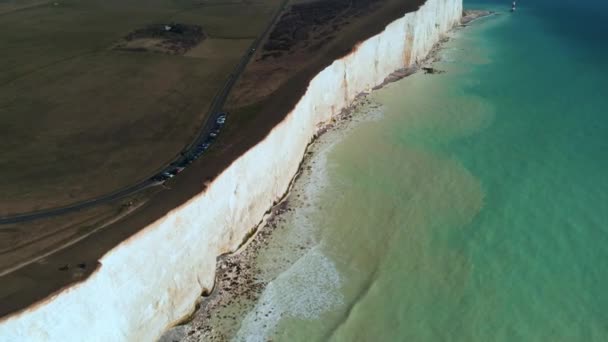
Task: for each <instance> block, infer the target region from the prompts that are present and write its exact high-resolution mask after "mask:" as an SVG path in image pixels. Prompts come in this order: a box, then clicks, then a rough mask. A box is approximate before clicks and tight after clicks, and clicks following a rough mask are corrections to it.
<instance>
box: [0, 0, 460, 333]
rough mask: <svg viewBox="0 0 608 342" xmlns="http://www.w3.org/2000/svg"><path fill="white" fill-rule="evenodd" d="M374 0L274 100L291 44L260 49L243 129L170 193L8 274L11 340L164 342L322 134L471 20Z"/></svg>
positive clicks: (319, 47)
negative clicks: (259, 87) (269, 78)
mask: <svg viewBox="0 0 608 342" xmlns="http://www.w3.org/2000/svg"><path fill="white" fill-rule="evenodd" d="M365 6H368V5H365ZM370 6H374V7H373V10H370V12H369V14H368V15H364V16H360V15H359V16H357V15H355V14H352V16H349V18H351V19H349V20H344V23H343V26H342V27H340V24H336V23H332V26H331V27H332V28H333V25H337V26H336V28H335V29H334V30H336V31H337V33H336V36H334V37H332V39H329V40H327V41H325V42H323V39H321V40H319V39H320V38H319V37H320V36H315V35H312V34H309V36H308V37H309V38H310V39H311V41H310V42H308V43H309V45H307V47H310V46H314V47H315V49H312V50H306V49H304V50H302V49H299V50H298V51H307V52H305V53H302V54H300V56H297V54H295V53H294V54H289V53H287V56H294V55H296V57H286V58H287V60H285V61H286V62H287V61H289V58H299V59H300V61H301V60H306V61H307V62H306V63H304V62H302V63H295V64H294V65H297V67H294V68H291V69H290V70H287V71H284V72H283V73H280V72H279V74H282V75H284V76H282V77H278V79H277V80H274V81H273V82H270V83H271V85H269V86H267V87H266V90H267V91H268V93H267V94H266V95H263V94H262V95H259V94H258V93H252V92H251V91H250V89H251V87H253V85H255V84H258V83H257V82H258V81H254V80H259V78H260V75H263V73H264V72H267V71H268V70H274V69H273V68H277V66H279V65H281V64H282V63H283V62H281V61H280V60H279V59H280V58H282V56H283V54H281V55H280V56H279V55H276V50H277V49H279V50H280V48H279V47H280V46H281V44H274V45H273V44H271V45H269V46H267V49H265V50H264V51H257V52H256V53H257V54H258V58H257V59H256V60H255V61H254V62H253V63H252V64H251V65H250V66H249V67H248V68H247V70H246V71H245V73H244V74H243V75H242V76H241V77H242V78H241V82H242V84H239V85H237V89H236V90H235V92H234V94H233V95H232V98H231V100H230V101H229V106H232V107H230V108H229V109H230V112H231V114H230V115H231V118H233V117H234V118H236V119H233V120H234V124H233V125H228V126H227V128H226V132H224V133H223V134H224V135H223V137H222V140H220V141H218V143H217V144H216V145H215V146H214V148H213V149H211V150H210V152H209V154H208V155H207V156H206V157H205V158H204V159H202V160H201V162H200V163H194V164H192V166H191V167H189V168H187V169H186V170H185V171H184V172H183V173H182V174H181V175H180V176H179V177H176V179H175V180H172V181H171V182H169V183H168V184H167V186H168V187H169V188H170V190H168V191H162V192H163V193H162V194H160V195H156V196H151V197H150V198H149V199H147V200H146V201H145V202H143V203H142V204H141V206H139V207H138V208H136V209H135V210H134V212H133V213H130V214H129V215H125V217H124V218H122V219H120V220H118V221H117V222H112V223H109V224H108V225H107V226H106V227H104V229H102V230H99V231H96V232H94V233H93V234H91V235H89V236H87V237H86V238H84V239H83V240H81V241H79V242H78V243H76V244H73V245H71V246H69V247H67V248H65V249H62V250H60V251H58V252H57V253H54V254H52V255H50V256H48V257H46V258H45V259H44V260H41V261H40V262H36V263H32V264H29V265H27V266H25V267H23V268H21V269H19V270H18V271H17V272H12V273H9V274H7V275H5V276H3V277H2V278H4V279H3V283H4V284H7V286H6V287H5V290H4V293H3V296H2V301H3V306H2V308H3V311H2V312H1V314H3V315H4V317H3V319H2V322H0V336H3V337H6V338H8V339H19V338H23V336H26V337H27V338H31V339H40V338H42V339H47V340H54V339H60V338H61V337H65V333H66V332H68V333H69V334H73V339H74V340H79V339H89V340H90V337H91V336H95V337H97V338H98V339H99V340H152V339H156V338H158V337H159V336H160V334H161V333H162V332H163V331H164V330H165V329H166V328H168V327H170V326H171V325H173V324H175V323H177V322H179V321H180V320H182V319H183V318H184V317H186V316H188V315H189V314H190V313H191V312H192V310H193V309H194V304H195V303H196V301H197V299H198V298H199V297H200V294H201V293H209V292H210V291H211V290H212V288H213V286H214V281H215V267H216V258H217V256H219V255H223V254H226V253H230V252H233V251H235V250H236V249H238V247H239V246H241V245H242V244H243V242H244V241H246V240H247V238H248V237H250V236H251V234H252V233H253V232H254V231H255V228H256V227H257V225H258V224H259V222H260V221H261V220H262V218H263V217H264V215H265V214H267V213H268V211H269V210H270V208H272V206H273V205H274V204H276V203H277V202H278V201H279V200H280V199H281V198H282V196H283V195H284V194H285V192H286V191H287V189H288V187H289V184H290V183H291V182H292V179H293V177H294V176H295V175H296V173H297V171H298V168H299V165H300V163H301V161H302V158H303V156H304V153H305V151H306V147H307V145H308V144H309V143H310V141H311V140H312V139H313V138H314V137H315V136H316V135H317V134H318V132H319V130H320V129H322V127H323V126H324V125H325V124H326V123H327V122H330V121H331V120H332V118H334V117H336V116H337V115H339V114H340V113H342V110H343V109H344V108H347V107H348V106H349V105H350V104H351V103H352V101H353V100H354V99H355V98H356V96H357V95H358V94H360V93H361V92H363V91H366V90H369V89H371V88H373V87H374V86H377V85H379V84H381V83H382V82H384V80H385V79H386V77H387V76H389V75H390V74H391V73H393V72H394V71H395V70H398V69H403V68H408V67H412V66H414V65H416V64H417V63H419V62H421V61H422V60H423V59H424V58H425V56H426V55H427V54H428V52H429V51H431V49H432V47H433V46H434V45H435V44H436V43H437V42H438V41H440V39H441V37H442V34H444V33H446V32H447V31H448V30H450V29H451V28H452V27H453V26H455V25H458V24H459V23H460V17H461V15H462V3H461V1H458V0H428V1H426V2H425V1H409V2H408V1H391V0H386V1H383V2H380V4H372V5H370ZM363 8H366V9H367V8H368V7H363ZM290 11H293V7H291V8H290ZM288 13H292V14H287V16H289V15H293V12H288ZM355 18H356V20H355ZM283 19H285V17H282V19H281V20H283ZM330 20H334V18H330ZM280 22H281V21H279V23H280ZM346 22H347V23H346ZM279 27H280V25H279ZM271 36H272V33H271ZM321 36H322V35H321ZM274 37H275V38H277V39H278V37H280V35H279V34H277V35H275V36H274ZM302 37H304V36H302ZM303 39H304V38H303ZM279 41H280V40H279ZM320 42H323V43H320ZM319 43H320V44H319ZM302 44H305V43H302ZM296 45H297V44H296ZM286 48H288V49H291V48H293V46H292V45H289V44H287V46H286ZM287 51H288V50H287ZM273 54H274V55H273ZM266 55H268V56H267V57H264V56H266ZM294 61H295V60H294ZM272 74H273V75H275V73H274V72H273V73H272ZM254 114H255V115H254ZM242 132H247V134H242ZM203 161H204V163H202V162H203ZM64 265H70V267H68V269H67V270H62V269H61V268H62V267H63V266H64ZM4 304H5V305H4ZM58 312H61V313H62V314H61V315H57V313H58ZM75 325H83V326H84V325H86V326H87V329H74V326H75Z"/></svg>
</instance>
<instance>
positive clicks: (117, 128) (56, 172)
mask: <svg viewBox="0 0 608 342" xmlns="http://www.w3.org/2000/svg"><path fill="white" fill-rule="evenodd" d="M279 2H280V1H278V0H258V1H205V2H201V1H200V0H199V1H193V0H103V1H102V0H69V1H62V0H58V1H51V2H44V1H34V0H21V1H20V0H0V51H2V53H1V54H0V70H2V72H0V143H1V145H2V148H1V149H0V215H7V214H11V213H21V212H27V211H32V210H39V209H43V208H49V207H56V206H62V205H66V204H69V203H73V202H77V201H79V200H83V199H88V198H92V197H96V196H99V195H101V194H105V193H108V192H111V191H113V190H117V189H119V188H122V187H124V186H126V185H128V184H131V183H134V182H136V181H138V180H141V179H142V178H147V177H148V176H150V175H151V174H152V173H154V172H155V170H158V169H159V168H160V167H162V166H163V165H164V164H165V163H166V162H168V161H170V160H171V159H172V158H173V157H174V156H176V155H177V154H178V153H179V152H180V151H181V150H182V148H183V147H184V146H185V145H186V144H187V143H188V142H189V141H190V140H191V139H192V138H193V137H194V135H195V134H196V131H197V129H198V128H199V126H200V124H201V123H202V121H203V120H204V115H205V113H206V111H207V108H208V106H209V103H210V100H211V99H212V98H213V96H214V94H215V93H216V92H217V91H218V90H219V88H220V87H221V86H222V85H223V83H224V81H225V80H226V78H227V77H228V74H229V73H230V72H231V71H232V69H233V67H234V66H235V64H236V63H237V62H238V60H239V59H240V57H241V56H242V55H243V54H244V53H245V50H246V48H247V47H248V45H249V44H250V43H251V42H252V41H253V39H254V38H255V37H256V35H257V34H258V33H260V32H261V31H262V30H263V29H264V27H265V26H266V25H267V23H268V20H270V18H271V17H272V15H273V11H274V10H275V9H276V5H277V4H278V3H279ZM167 22H178V23H185V24H193V25H200V26H202V27H203V29H204V30H205V33H206V34H207V35H208V38H207V40H204V41H203V42H202V43H201V45H199V46H197V47H195V48H193V49H192V50H191V51H190V53H186V54H185V55H184V56H170V55H164V54H160V53H152V52H125V51H116V50H113V49H112V47H113V46H114V45H115V44H116V42H118V41H119V40H120V39H121V38H122V37H124V36H125V35H127V34H128V33H129V32H131V31H133V30H135V29H138V28H141V27H143V26H145V25H149V24H154V23H167ZM206 43H207V44H208V45H205V44H206Z"/></svg>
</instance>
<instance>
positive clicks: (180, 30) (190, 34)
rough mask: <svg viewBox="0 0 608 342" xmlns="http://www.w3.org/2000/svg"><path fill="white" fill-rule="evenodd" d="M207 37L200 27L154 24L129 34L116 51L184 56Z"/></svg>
mask: <svg viewBox="0 0 608 342" xmlns="http://www.w3.org/2000/svg"><path fill="white" fill-rule="evenodd" d="M206 37H207V36H206V34H205V32H204V31H203V28H202V27H201V26H198V25H185V24H176V23H169V24H153V25H149V26H147V27H144V28H141V29H137V30H135V31H133V32H131V33H129V34H128V35H127V36H126V37H125V38H124V40H123V41H122V42H121V43H119V44H118V45H117V46H116V48H115V49H117V50H123V51H132V52H148V51H152V52H162V53H166V54H170V55H183V54H184V53H186V52H187V51H188V50H190V49H191V48H193V47H195V46H196V45H198V44H199V43H200V42H201V41H203V40H204V39H205V38H206Z"/></svg>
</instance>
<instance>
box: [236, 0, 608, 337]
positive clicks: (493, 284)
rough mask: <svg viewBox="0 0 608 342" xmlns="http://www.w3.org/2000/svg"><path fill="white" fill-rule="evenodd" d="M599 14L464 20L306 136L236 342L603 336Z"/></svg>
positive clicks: (604, 92) (572, 11) (580, 8)
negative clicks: (367, 98)
mask: <svg viewBox="0 0 608 342" xmlns="http://www.w3.org/2000/svg"><path fill="white" fill-rule="evenodd" d="M497 3H498V2H496V3H485V4H484V6H485V7H488V6H497ZM520 3H521V1H520ZM568 6H572V7H568ZM603 9H604V10H605V9H606V6H605V5H604V4H600V2H597V3H594V2H592V1H589V2H587V3H584V2H577V3H574V2H573V3H570V2H568V1H564V2H562V3H560V5H559V6H553V2H549V1H540V2H534V3H532V2H530V3H528V4H520V10H519V11H518V12H517V13H516V14H515V15H510V14H507V13H505V14H503V15H500V16H498V17H495V18H492V19H484V20H482V21H480V22H477V23H476V24H474V25H473V26H472V27H469V28H467V29H465V30H462V31H460V32H458V33H457V34H456V35H455V39H453V40H452V41H451V42H450V43H449V44H448V45H447V47H446V49H445V50H444V51H443V52H442V57H443V61H442V62H440V63H438V64H437V65H436V67H437V68H439V69H442V70H446V71H447V72H446V73H445V74H440V75H423V74H416V75H414V76H412V77H409V78H407V79H405V80H402V81H400V82H398V83H395V84H392V85H390V86H389V87H387V88H385V89H382V90H380V91H378V92H376V93H374V94H373V95H372V98H373V100H374V102H376V103H378V104H380V105H381V107H380V108H379V109H374V108H372V109H368V110H367V111H371V112H373V113H376V114H372V115H371V116H370V117H371V119H370V120H368V121H366V122H362V123H359V124H356V125H355V126H354V128H350V129H348V130H347V131H346V132H343V133H340V134H337V133H333V136H332V135H331V133H330V135H329V136H328V137H324V139H325V142H324V144H321V147H319V148H320V149H321V151H320V152H319V153H318V155H317V157H316V159H315V161H314V163H313V165H312V166H313V170H314V171H313V172H312V173H310V174H307V175H305V176H304V177H303V178H302V179H301V180H300V181H299V182H298V184H297V185H296V190H295V191H294V195H292V197H294V203H299V204H298V206H297V207H296V209H295V211H294V212H293V213H292V214H290V216H288V218H287V223H286V225H285V226H284V227H282V228H281V229H278V230H277V232H276V234H275V235H274V236H273V238H272V239H273V240H272V242H271V244H270V246H269V248H268V249H266V250H265V251H263V252H262V254H261V255H260V256H259V258H258V266H259V268H260V274H261V277H262V278H266V279H270V280H271V282H270V285H269V286H268V287H267V288H266V290H265V291H264V292H263V294H262V296H261V298H260V299H259V301H258V302H257V304H255V307H253V308H251V309H250V310H249V313H248V314H247V315H245V316H244V317H243V319H242V321H240V322H238V323H237V324H236V325H235V330H236V331H238V332H237V333H236V335H235V336H236V339H237V340H241V339H242V340H251V341H256V340H260V341H264V340H267V339H272V340H277V341H315V340H333V341H608V195H607V194H606V192H607V190H608V177H606V175H607V174H608V158H607V156H608V81H607V80H608V65H607V63H606V60H608V59H607V57H608V53H606V51H605V48H604V47H603V46H601V45H598V42H600V41H601V39H602V38H601V37H602V36H603V35H602V34H601V33H602V30H604V29H605V28H606V25H602V24H601V23H600V22H599V20H600V19H601V18H602V16H605V15H606V14H605V13H606V12H602V10H603ZM602 13H603V14H602ZM598 30H599V33H598ZM604 33H605V34H608V31H604ZM363 112H365V110H364V111H363ZM378 112H380V113H381V114H378ZM368 115H369V114H368ZM361 117H364V113H362V114H361ZM332 139H333V140H332ZM332 141H333V142H332ZM295 196H297V199H296V198H295ZM302 246H304V247H302Z"/></svg>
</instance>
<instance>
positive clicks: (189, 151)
mask: <svg viewBox="0 0 608 342" xmlns="http://www.w3.org/2000/svg"><path fill="white" fill-rule="evenodd" d="M288 2H289V0H283V1H282V2H281V5H280V6H279V8H278V10H277V11H276V13H275V15H274V16H273V18H272V20H271V21H270V22H269V24H268V26H267V27H266V29H265V30H264V32H262V33H261V34H260V35H259V36H258V37H257V38H256V39H255V40H254V41H253V43H252V44H251V46H250V47H249V49H248V50H247V52H246V53H245V55H244V56H243V57H242V58H241V60H240V61H239V63H238V64H237V66H236V67H235V69H234V71H233V72H232V73H231V74H230V76H229V77H228V80H226V83H225V84H224V86H223V87H222V89H221V90H220V91H219V92H218V93H217V94H216V95H215V97H214V98H213V100H212V102H211V106H210V108H209V111H208V115H207V119H206V120H205V123H204V124H203V125H202V126H201V129H200V131H199V134H198V135H197V137H196V139H195V140H194V141H193V142H192V143H190V144H189V145H188V146H187V147H186V148H185V150H184V152H183V153H182V157H181V158H179V159H177V160H174V161H172V162H171V163H170V164H167V165H165V167H164V168H163V169H161V170H159V171H158V172H156V173H155V174H154V175H158V174H161V173H163V172H168V171H170V170H171V169H172V167H170V166H169V165H171V164H174V163H181V162H183V161H186V160H187V159H194V158H192V156H193V155H194V154H195V152H194V150H195V148H196V147H197V146H198V145H200V144H203V143H204V142H206V141H208V139H209V134H210V133H211V131H212V130H213V129H214V128H215V125H216V121H217V118H218V117H219V116H220V114H221V111H222V109H223V107H224V104H225V103H226V99H227V98H228V94H230V91H231V90H232V88H233V87H234V85H235V83H236V81H237V80H238V78H239V75H240V74H241V73H242V72H243V71H244V70H245V67H246V66H247V64H249V61H250V60H251V58H252V57H253V55H254V54H255V51H256V50H257V49H258V47H259V46H260V44H261V43H262V41H263V40H264V38H265V37H266V36H267V35H268V33H269V32H270V30H271V29H272V27H273V26H274V23H275V22H276V21H277V19H278V17H279V15H280V14H281V13H282V12H283V10H284V9H285V6H287V3H288ZM154 175H150V178H148V179H146V180H144V181H141V182H139V183H136V184H133V185H131V186H128V187H125V188H123V189H120V190H117V191H115V192H112V193H109V194H106V195H103V196H99V197H96V198H91V199H88V200H84V201H80V202H77V203H73V204H70V205H67V206H63V207H57V208H50V209H45V210H39V211H32V212H28V213H22V214H16V215H10V216H4V217H0V225H7V224H13V223H20V222H27V221H32V220H38V219H43V218H47V217H52V216H58V215H63V214H66V213H70V212H74V211H78V210H82V209H86V208H90V207H93V206H95V205H98V204H103V203H108V202H112V201H114V200H117V199H120V198H123V197H126V196H129V195H133V194H136V193H138V192H140V191H142V190H143V189H146V188H148V187H151V186H155V185H159V184H160V183H159V182H158V181H155V180H152V177H153V176H154ZM1 229H2V228H1V227H0V230H1Z"/></svg>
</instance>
